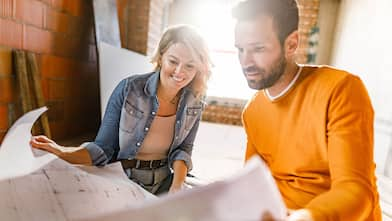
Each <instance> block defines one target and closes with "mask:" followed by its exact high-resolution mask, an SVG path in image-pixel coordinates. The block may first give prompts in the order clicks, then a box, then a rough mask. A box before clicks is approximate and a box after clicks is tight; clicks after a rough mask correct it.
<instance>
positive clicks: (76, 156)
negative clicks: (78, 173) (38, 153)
mask: <svg viewBox="0 0 392 221" xmlns="http://www.w3.org/2000/svg"><path fill="white" fill-rule="evenodd" d="M30 144H31V146H32V147H33V148H37V149H41V150H46V151H48V152H50V153H53V154H54V155H56V156H58V157H60V158H61V159H63V160H65V161H67V162H69V163H72V164H83V165H92V160H91V157H90V153H89V152H88V150H87V149H86V148H84V147H64V146H60V145H58V144H57V143H56V142H54V141H53V140H51V139H49V138H47V137H46V136H43V135H41V136H35V137H32V138H31V140H30Z"/></svg>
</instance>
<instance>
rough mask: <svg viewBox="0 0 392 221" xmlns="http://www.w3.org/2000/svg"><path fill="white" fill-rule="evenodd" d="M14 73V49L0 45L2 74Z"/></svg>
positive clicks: (0, 70) (9, 74) (0, 68)
mask: <svg viewBox="0 0 392 221" xmlns="http://www.w3.org/2000/svg"><path fill="white" fill-rule="evenodd" d="M11 74H12V51H11V49H10V48H5V47H0V76H11Z"/></svg>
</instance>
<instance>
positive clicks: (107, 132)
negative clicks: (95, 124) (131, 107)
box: [83, 79, 127, 166]
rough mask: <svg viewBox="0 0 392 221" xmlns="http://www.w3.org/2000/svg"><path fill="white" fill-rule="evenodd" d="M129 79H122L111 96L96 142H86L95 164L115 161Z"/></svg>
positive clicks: (85, 145) (102, 164) (100, 164)
mask: <svg viewBox="0 0 392 221" xmlns="http://www.w3.org/2000/svg"><path fill="white" fill-rule="evenodd" d="M126 84H127V80H126V79H124V80H122V81H121V82H120V83H119V84H118V85H117V87H116V88H115V89H114V91H113V93H112V95H111V96H110V98H109V102H108V104H107V107H106V110H105V115H104V117H103V120H102V123H101V126H100V128H99V131H98V134H97V136H96V138H95V141H94V142H90V143H85V144H84V145H83V146H84V147H85V148H86V149H87V151H88V152H89V154H90V157H91V159H92V164H93V165H95V166H104V165H106V164H107V163H109V162H111V161H113V159H114V157H116V156H115V153H117V152H118V149H119V135H118V131H119V124H120V117H121V109H122V105H123V102H124V97H125V94H126Z"/></svg>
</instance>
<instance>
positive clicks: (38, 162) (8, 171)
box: [0, 107, 57, 181]
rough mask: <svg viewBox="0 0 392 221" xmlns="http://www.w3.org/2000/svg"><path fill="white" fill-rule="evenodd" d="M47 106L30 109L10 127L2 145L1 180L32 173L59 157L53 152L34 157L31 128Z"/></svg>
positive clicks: (0, 159) (0, 154)
mask: <svg viewBox="0 0 392 221" xmlns="http://www.w3.org/2000/svg"><path fill="white" fill-rule="evenodd" d="M46 110H47V108H46V107H42V108H39V109H37V110H34V111H30V112H28V113H26V114H25V115H23V116H22V117H21V118H19V119H18V120H17V121H16V122H15V123H14V125H13V126H12V127H11V128H10V129H9V131H8V133H7V134H6V136H5V137H4V140H3V143H2V144H1V147H0V168H1V170H0V181H1V180H5V179H10V178H13V177H19V176H24V175H27V174H29V173H32V172H34V171H36V170H38V169H39V168H41V167H43V166H44V165H46V164H48V163H49V162H51V161H52V160H54V159H56V158H57V157H56V156H55V155H53V154H50V153H48V154H45V155H43V156H39V157H34V155H33V152H32V150H31V147H30V144H29V142H30V139H31V133H30V131H31V128H32V126H33V124H34V122H35V121H36V120H37V119H38V117H39V116H40V115H41V114H42V113H44V112H45V111H46Z"/></svg>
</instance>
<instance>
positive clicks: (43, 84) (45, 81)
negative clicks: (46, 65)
mask: <svg viewBox="0 0 392 221" xmlns="http://www.w3.org/2000/svg"><path fill="white" fill-rule="evenodd" d="M41 88H42V94H43V96H44V100H45V101H48V100H49V81H48V79H47V78H41Z"/></svg>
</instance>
